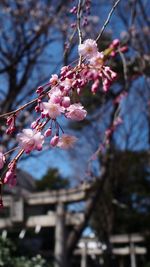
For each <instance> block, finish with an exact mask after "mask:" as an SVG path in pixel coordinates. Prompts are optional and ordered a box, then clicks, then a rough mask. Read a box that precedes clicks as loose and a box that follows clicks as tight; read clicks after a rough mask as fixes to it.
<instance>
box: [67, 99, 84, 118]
mask: <svg viewBox="0 0 150 267" xmlns="http://www.w3.org/2000/svg"><path fill="white" fill-rule="evenodd" d="M86 115H87V111H86V110H85V109H84V107H83V106H82V105H81V104H80V103H76V104H72V105H70V107H68V108H67V113H66V117H67V118H68V119H71V120H75V121H82V120H84V119H85V117H86Z"/></svg>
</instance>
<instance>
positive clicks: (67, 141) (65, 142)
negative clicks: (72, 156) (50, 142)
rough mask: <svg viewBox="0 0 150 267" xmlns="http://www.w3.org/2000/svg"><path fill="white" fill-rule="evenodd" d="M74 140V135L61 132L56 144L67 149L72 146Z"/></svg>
mask: <svg viewBox="0 0 150 267" xmlns="http://www.w3.org/2000/svg"><path fill="white" fill-rule="evenodd" d="M76 141H77V138H76V137H75V136H71V135H68V134H63V135H62V136H61V138H59V142H58V144H57V146H58V147H60V148H62V149H68V148H71V147H73V145H74V144H75V142H76Z"/></svg>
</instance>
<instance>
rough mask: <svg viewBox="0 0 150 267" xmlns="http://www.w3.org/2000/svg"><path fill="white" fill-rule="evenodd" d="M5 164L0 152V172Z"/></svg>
mask: <svg viewBox="0 0 150 267" xmlns="http://www.w3.org/2000/svg"><path fill="white" fill-rule="evenodd" d="M4 163H5V156H4V154H3V153H2V152H0V170H1V169H2V168H3V166H4Z"/></svg>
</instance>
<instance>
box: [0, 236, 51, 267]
mask: <svg viewBox="0 0 150 267" xmlns="http://www.w3.org/2000/svg"><path fill="white" fill-rule="evenodd" d="M16 251H17V249H16V247H15V246H14V244H13V243H12V242H11V241H10V240H8V239H3V238H0V267H52V265H49V264H47V263H46V260H45V259H43V258H42V257H41V255H36V256H35V257H32V258H31V259H29V258H27V257H24V256H21V257H16Z"/></svg>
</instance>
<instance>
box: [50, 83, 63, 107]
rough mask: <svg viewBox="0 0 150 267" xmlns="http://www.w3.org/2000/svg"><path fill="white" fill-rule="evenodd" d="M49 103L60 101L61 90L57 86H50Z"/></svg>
mask: <svg viewBox="0 0 150 267" xmlns="http://www.w3.org/2000/svg"><path fill="white" fill-rule="evenodd" d="M48 95H49V98H50V102H51V103H55V104H60V103H61V101H62V92H61V90H60V89H59V88H58V87H55V88H52V89H51V90H50V92H49V94H48Z"/></svg>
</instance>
